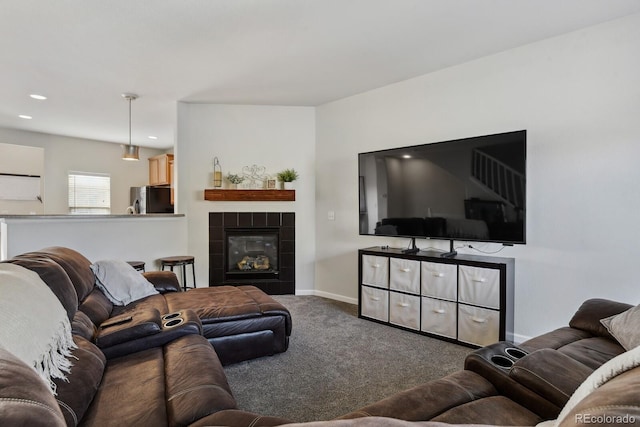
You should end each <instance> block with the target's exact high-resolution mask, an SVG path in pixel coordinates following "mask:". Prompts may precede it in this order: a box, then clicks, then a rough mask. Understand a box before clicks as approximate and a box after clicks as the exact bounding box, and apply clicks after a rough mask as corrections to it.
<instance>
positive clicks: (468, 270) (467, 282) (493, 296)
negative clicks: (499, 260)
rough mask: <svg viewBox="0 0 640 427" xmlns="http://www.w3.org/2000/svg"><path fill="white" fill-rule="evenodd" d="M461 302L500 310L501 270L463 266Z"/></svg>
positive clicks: (461, 268)
mask: <svg viewBox="0 0 640 427" xmlns="http://www.w3.org/2000/svg"><path fill="white" fill-rule="evenodd" d="M458 272H459V281H458V284H459V293H460V294H459V301H460V302H466V303H469V304H474V305H481V306H483V307H489V308H495V309H499V308H500V270H498V269H495V268H480V267H470V266H468V265H461V266H460V268H459V269H458Z"/></svg>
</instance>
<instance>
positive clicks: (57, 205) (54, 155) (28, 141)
mask: <svg viewBox="0 0 640 427" xmlns="http://www.w3.org/2000/svg"><path fill="white" fill-rule="evenodd" d="M0 142H1V143H5V144H17V145H26V146H31V147H42V148H44V164H45V170H44V177H43V181H44V197H43V199H44V214H66V213H68V212H69V207H68V206H69V205H68V199H67V197H68V180H67V177H68V173H69V171H77V172H94V173H108V174H110V175H111V213H112V214H124V213H126V209H127V206H129V204H130V203H129V187H137V186H141V185H146V184H148V183H149V162H148V158H149V157H152V156H155V155H157V154H161V153H163V152H164V150H155V149H149V148H141V149H140V161H137V162H127V161H124V160H122V147H121V146H120V144H114V143H110V142H104V141H95V140H88V139H79V138H71V137H65V136H60V135H50V134H44V133H37V132H28V131H20V130H15V129H6V128H0ZM10 213H11V212H10ZM39 213H42V212H39Z"/></svg>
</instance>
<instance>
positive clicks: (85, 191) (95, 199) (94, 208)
mask: <svg viewBox="0 0 640 427" xmlns="http://www.w3.org/2000/svg"><path fill="white" fill-rule="evenodd" d="M69 213H71V214H96V215H98V214H110V213H111V176H109V175H108V174H98V173H89V172H69Z"/></svg>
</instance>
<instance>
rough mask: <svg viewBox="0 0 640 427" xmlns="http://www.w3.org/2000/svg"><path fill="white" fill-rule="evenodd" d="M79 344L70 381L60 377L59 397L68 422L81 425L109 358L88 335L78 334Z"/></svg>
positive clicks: (58, 385)
mask: <svg viewBox="0 0 640 427" xmlns="http://www.w3.org/2000/svg"><path fill="white" fill-rule="evenodd" d="M73 339H74V341H75V343H76V345H77V346H78V348H76V349H75V350H74V351H73V354H72V356H71V361H72V363H73V366H72V367H71V371H70V372H69V374H68V375H67V381H61V380H56V386H57V393H58V394H57V396H56V398H57V400H58V403H59V405H60V409H61V410H62V414H63V415H64V418H65V421H66V422H67V426H74V427H75V426H77V425H78V422H79V421H80V420H81V419H82V417H83V416H84V413H85V412H86V410H87V408H88V407H89V405H90V404H91V401H92V400H93V397H94V396H95V394H96V391H97V390H98V386H99V385H100V381H101V380H102V374H103V373H104V368H105V365H106V359H105V357H104V355H103V354H102V352H101V351H100V350H99V349H98V347H96V346H95V345H93V344H92V343H90V342H89V341H87V340H86V339H84V338H82V337H79V336H74V337H73Z"/></svg>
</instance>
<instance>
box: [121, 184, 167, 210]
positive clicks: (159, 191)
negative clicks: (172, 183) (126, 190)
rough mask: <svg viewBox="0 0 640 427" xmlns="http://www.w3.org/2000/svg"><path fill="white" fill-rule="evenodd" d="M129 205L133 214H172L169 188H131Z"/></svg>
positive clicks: (149, 186) (147, 186) (148, 186)
mask: <svg viewBox="0 0 640 427" xmlns="http://www.w3.org/2000/svg"><path fill="white" fill-rule="evenodd" d="M130 203H131V206H132V207H133V212H134V213H135V214H150V213H173V205H172V204H171V188H169V187H153V186H151V185H146V186H144V187H131V200H130Z"/></svg>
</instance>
